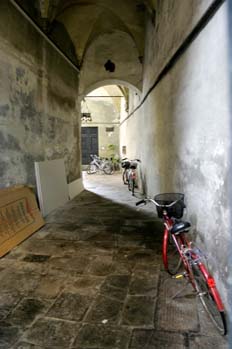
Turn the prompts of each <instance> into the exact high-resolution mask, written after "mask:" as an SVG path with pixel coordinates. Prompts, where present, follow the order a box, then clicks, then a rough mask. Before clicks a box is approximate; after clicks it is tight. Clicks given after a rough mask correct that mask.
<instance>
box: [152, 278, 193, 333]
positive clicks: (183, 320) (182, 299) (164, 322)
mask: <svg viewBox="0 0 232 349" xmlns="http://www.w3.org/2000/svg"><path fill="white" fill-rule="evenodd" d="M185 285H186V282H185V280H183V279H172V278H170V277H169V276H166V274H164V275H163V276H162V281H161V283H160V287H159V295H158V299H157V312H156V321H155V323H156V324H155V326H156V328H157V329H158V330H166V331H177V332H178V331H179V332H187V331H192V332H198V331H199V322H198V313H197V299H196V295H195V294H194V293H193V289H192V287H191V286H190V285H188V287H187V288H185V289H183V288H184V287H185ZM179 291H182V292H181V293H180V294H179V296H178V297H176V298H174V299H173V296H175V295H176V294H177V292H179Z"/></svg>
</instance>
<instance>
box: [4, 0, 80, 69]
mask: <svg viewBox="0 0 232 349" xmlns="http://www.w3.org/2000/svg"><path fill="white" fill-rule="evenodd" d="M10 3H11V4H12V5H13V6H14V7H15V8H16V9H17V10H18V11H19V12H20V13H21V14H22V15H23V17H25V18H26V19H27V21H28V22H29V23H30V24H31V25H32V26H33V27H34V28H35V29H36V30H37V32H38V33H39V34H40V35H42V37H43V38H44V39H45V40H46V41H47V42H48V43H49V44H50V45H51V46H52V47H53V48H54V49H55V50H56V51H57V52H58V53H59V54H60V56H62V57H63V58H64V60H65V61H66V62H67V63H68V64H69V65H70V66H71V67H72V68H73V69H74V70H75V71H76V72H77V73H79V72H80V69H79V67H78V66H77V65H75V64H74V63H73V62H72V61H71V59H70V58H69V57H68V56H66V55H65V54H64V52H63V51H61V49H60V48H59V47H58V46H57V45H56V44H55V43H54V42H53V41H52V40H51V39H50V38H49V37H48V36H47V35H46V34H45V33H44V32H43V31H42V30H41V29H40V27H39V26H38V24H36V23H35V22H34V21H33V19H32V18H31V17H30V16H29V15H28V14H27V13H26V12H25V11H24V10H23V9H22V8H21V6H19V5H18V4H17V2H16V1H15V0H10Z"/></svg>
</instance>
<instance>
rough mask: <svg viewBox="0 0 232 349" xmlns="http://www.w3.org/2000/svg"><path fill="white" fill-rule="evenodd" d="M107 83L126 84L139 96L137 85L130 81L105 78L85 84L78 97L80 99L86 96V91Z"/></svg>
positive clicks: (88, 91)
mask: <svg viewBox="0 0 232 349" xmlns="http://www.w3.org/2000/svg"><path fill="white" fill-rule="evenodd" d="M107 85H122V86H126V87H128V88H129V89H132V91H134V92H135V93H137V94H138V95H139V96H141V93H142V91H140V90H139V89H138V87H136V86H134V85H132V84H131V83H129V82H127V81H125V80H120V79H105V80H101V81H97V82H95V83H93V84H91V85H89V86H87V87H86V88H85V89H84V91H83V92H82V93H81V94H80V95H79V99H80V100H82V99H83V97H84V96H86V95H87V94H88V93H90V92H91V91H93V90H96V89H97V88H99V87H104V86H107Z"/></svg>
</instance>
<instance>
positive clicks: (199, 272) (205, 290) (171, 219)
mask: <svg viewBox="0 0 232 349" xmlns="http://www.w3.org/2000/svg"><path fill="white" fill-rule="evenodd" d="M147 202H152V203H153V204H154V205H156V208H157V213H158V217H160V218H163V222H164V234H163V251H162V252H163V264H164V267H165V269H166V271H167V272H168V273H169V274H170V275H173V277H174V278H176V279H178V278H181V277H184V278H185V279H186V280H187V283H190V284H191V285H192V287H193V290H194V291H195V293H196V295H197V296H198V297H199V299H200V301H201V302H202V305H203V307H204V308H205V310H206V311H207V313H208V315H209V317H210V319H211V320H212V322H213V324H214V325H215V326H216V328H217V329H218V330H219V332H220V333H221V334H222V335H225V334H226V333H227V323H226V316H225V309H224V305H223V303H222V300H221V297H220V294H219V292H218V289H217V286H216V282H215V279H214V277H213V276H212V274H211V273H210V272H209V271H208V267H207V264H206V262H207V261H206V256H205V255H204V253H203V252H202V251H201V250H200V249H199V248H198V247H197V246H194V244H193V243H192V242H191V241H189V239H188V237H187V235H188V233H189V230H190V227H191V224H190V223H189V222H186V221H182V220H180V218H182V216H183V210H184V208H185V203H184V194H181V193H164V194H158V195H156V196H155V198H154V200H153V199H149V198H146V199H143V200H141V201H139V202H137V203H136V205H140V204H143V203H144V204H146V203H147ZM180 270H181V272H180V273H179V274H177V272H178V271H180ZM179 293H180V292H178V293H177V294H179ZM177 294H176V295H175V296H174V297H173V298H175V297H176V296H177Z"/></svg>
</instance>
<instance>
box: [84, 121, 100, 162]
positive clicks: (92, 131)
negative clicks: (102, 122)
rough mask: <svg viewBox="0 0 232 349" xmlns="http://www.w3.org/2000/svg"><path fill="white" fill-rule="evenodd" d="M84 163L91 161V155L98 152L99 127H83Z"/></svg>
mask: <svg viewBox="0 0 232 349" xmlns="http://www.w3.org/2000/svg"><path fill="white" fill-rule="evenodd" d="M81 146H82V165H88V164H89V163H90V160H91V159H90V155H91V154H95V155H99V154H98V127H82V128H81Z"/></svg>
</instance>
